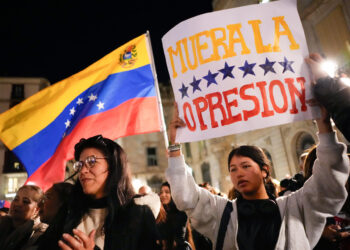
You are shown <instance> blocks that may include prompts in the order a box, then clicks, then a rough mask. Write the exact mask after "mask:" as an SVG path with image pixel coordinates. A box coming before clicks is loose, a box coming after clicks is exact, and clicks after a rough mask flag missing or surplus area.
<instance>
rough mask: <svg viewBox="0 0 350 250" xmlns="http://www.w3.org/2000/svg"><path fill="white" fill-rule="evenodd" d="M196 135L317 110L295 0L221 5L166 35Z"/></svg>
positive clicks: (182, 108)
mask: <svg viewBox="0 0 350 250" xmlns="http://www.w3.org/2000/svg"><path fill="white" fill-rule="evenodd" d="M162 42H163V48H164V53H165V57H166V62H167V67H168V70H169V75H170V79H171V83H172V87H173V91H174V96H175V100H176V102H177V104H178V108H179V114H180V117H181V118H182V119H183V120H184V121H185V122H186V124H187V126H186V128H183V129H179V130H178V133H177V141H178V142H190V141H197V140H202V139H209V138H214V137H220V136H225V135H229V134H234V133H240V132H245V131H249V130H254V129H259V128H265V127H269V126H275V125H280V124H285V123H291V122H293V121H298V120H305V119H311V118H312V113H313V112H312V111H315V110H313V109H314V108H312V107H310V106H309V105H308V104H307V100H309V99H311V98H312V95H311V86H310V84H311V83H310V73H309V69H308V66H307V65H306V63H305V60H304V59H305V57H307V56H308V54H309V53H308V49H307V44H306V39H305V35H304V30H303V27H302V25H301V21H300V18H299V15H298V12H297V7H296V1H278V2H272V3H267V4H259V5H250V6H244V7H240V8H234V9H228V10H223V11H216V12H212V13H208V14H203V15H199V16H196V17H193V18H191V19H188V20H186V21H183V22H182V23H180V24H178V25H177V26H175V27H174V28H172V29H171V30H170V31H169V32H168V33H166V34H165V35H164V37H163V38H162Z"/></svg>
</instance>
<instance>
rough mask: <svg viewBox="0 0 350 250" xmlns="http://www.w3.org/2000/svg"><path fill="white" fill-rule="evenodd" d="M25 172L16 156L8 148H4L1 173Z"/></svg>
mask: <svg viewBox="0 0 350 250" xmlns="http://www.w3.org/2000/svg"><path fill="white" fill-rule="evenodd" d="M18 172H25V169H24V167H23V165H22V164H21V162H20V161H19V159H18V158H17V156H16V155H15V154H14V153H13V152H12V151H11V150H9V149H6V150H5V161H4V168H3V173H18Z"/></svg>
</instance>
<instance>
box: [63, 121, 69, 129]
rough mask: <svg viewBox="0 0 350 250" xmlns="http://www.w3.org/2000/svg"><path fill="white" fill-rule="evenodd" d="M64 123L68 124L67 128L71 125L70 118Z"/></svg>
mask: <svg viewBox="0 0 350 250" xmlns="http://www.w3.org/2000/svg"><path fill="white" fill-rule="evenodd" d="M64 124H65V125H66V128H68V127H70V120H67V121H66V122H65V123H64Z"/></svg>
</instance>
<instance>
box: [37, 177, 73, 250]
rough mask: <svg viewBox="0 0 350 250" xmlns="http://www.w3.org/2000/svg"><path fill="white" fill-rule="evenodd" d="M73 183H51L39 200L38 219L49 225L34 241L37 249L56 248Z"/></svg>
mask: <svg viewBox="0 0 350 250" xmlns="http://www.w3.org/2000/svg"><path fill="white" fill-rule="evenodd" d="M72 187H73V185H72V184H71V183H68V182H59V183H55V184H53V185H52V187H51V188H49V189H48V190H47V191H46V192H45V194H44V195H43V198H42V200H41V202H40V205H39V207H40V210H39V216H40V221H41V222H43V223H46V224H48V225H49V227H48V228H47V230H46V231H45V233H44V234H43V235H41V236H40V237H39V239H38V241H37V243H36V246H37V249H42V250H45V249H58V240H59V239H60V238H61V235H62V231H63V226H64V220H65V218H66V216H67V213H68V200H69V196H70V193H71V191H72Z"/></svg>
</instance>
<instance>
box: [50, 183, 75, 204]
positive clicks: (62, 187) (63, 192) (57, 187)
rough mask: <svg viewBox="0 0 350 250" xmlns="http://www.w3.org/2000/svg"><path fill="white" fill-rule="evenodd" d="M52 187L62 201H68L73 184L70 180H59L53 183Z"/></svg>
mask: <svg viewBox="0 0 350 250" xmlns="http://www.w3.org/2000/svg"><path fill="white" fill-rule="evenodd" d="M51 188H52V189H53V190H54V191H55V192H56V193H57V194H58V197H59V199H60V201H61V202H62V203H67V202H68V200H69V195H70V193H71V191H72V188H73V185H72V184H71V183H68V182H58V183H55V184H53V185H52V187H51Z"/></svg>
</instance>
